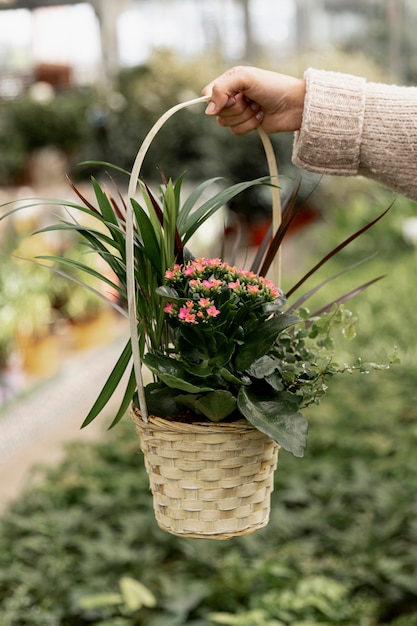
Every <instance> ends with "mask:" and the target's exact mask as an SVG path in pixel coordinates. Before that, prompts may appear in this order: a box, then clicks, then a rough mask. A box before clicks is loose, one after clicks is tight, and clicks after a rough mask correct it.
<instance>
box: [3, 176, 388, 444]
mask: <svg viewBox="0 0 417 626" xmlns="http://www.w3.org/2000/svg"><path fill="white" fill-rule="evenodd" d="M183 180H184V177H183V176H181V177H180V178H179V179H178V180H177V181H176V182H175V183H174V182H173V181H171V180H168V181H163V184H162V185H161V186H160V189H159V194H158V195H155V194H154V193H153V192H152V191H151V190H150V189H149V187H148V186H147V185H146V184H145V183H142V182H141V183H140V191H141V198H140V199H138V198H136V197H135V198H129V199H128V201H125V199H124V195H123V194H122V193H120V192H119V191H118V190H117V189H115V193H113V194H111V193H109V192H108V191H106V190H105V188H104V187H103V186H101V185H100V184H99V183H98V182H97V180H96V179H94V178H93V179H92V181H91V184H92V191H93V194H94V200H92V201H90V200H89V199H87V198H86V197H85V195H83V194H82V193H81V192H80V191H79V190H78V189H77V188H76V187H75V186H74V185H72V188H73V190H74V192H75V194H76V195H77V196H78V199H79V200H80V203H68V202H62V203H61V204H62V205H63V206H65V207H67V209H68V210H69V211H70V212H71V214H70V216H69V217H68V218H67V219H63V220H62V221H61V222H60V223H58V224H54V225H52V226H48V227H47V228H45V229H43V230H42V231H41V232H43V233H45V232H48V231H51V230H52V231H61V232H63V233H65V232H68V231H71V232H74V231H75V232H76V233H78V235H79V236H80V239H81V241H82V242H83V245H84V247H85V250H86V252H88V253H89V254H91V253H92V254H94V255H98V256H99V257H101V259H102V261H104V262H105V264H106V265H107V266H108V272H107V273H105V274H103V275H101V274H99V273H98V271H97V269H96V268H95V267H94V266H92V264H91V263H89V262H88V259H89V254H87V256H86V262H85V263H84V262H83V261H82V260H81V261H80V260H78V259H74V258H69V257H67V258H65V257H51V256H41V257H39V258H40V259H41V260H42V259H43V260H44V261H47V262H48V263H49V262H50V261H51V260H52V261H54V262H56V263H58V264H59V267H60V268H62V267H63V266H64V267H65V265H66V266H67V267H68V268H69V269H70V270H72V271H73V273H74V270H76V272H77V273H78V275H79V273H80V271H81V272H85V273H86V275H90V276H92V277H94V278H95V279H96V278H97V277H101V278H102V280H103V281H104V282H105V284H107V285H108V287H109V288H111V290H112V292H113V293H117V294H118V298H117V300H118V301H117V303H115V306H116V308H118V310H121V311H123V306H124V304H125V302H126V300H128V298H129V289H128V282H129V278H130V279H131V280H133V284H134V301H135V302H134V304H135V314H136V320H135V324H136V327H137V334H138V343H139V346H138V352H139V356H140V360H141V363H143V362H144V363H145V364H146V365H147V366H148V367H149V369H150V370H151V372H152V373H153V375H154V378H155V380H154V382H152V383H150V384H149V385H148V386H147V387H146V390H145V391H146V394H145V397H146V405H147V409H148V410H150V411H151V412H152V413H153V414H155V415H160V416H164V417H175V416H177V415H181V416H182V417H184V415H186V416H188V415H191V416H195V415H197V418H198V419H208V420H211V421H215V422H219V421H222V420H225V419H227V420H234V419H242V418H245V419H247V420H248V421H249V422H250V423H251V424H252V425H253V426H255V427H256V428H258V429H259V430H260V431H262V432H264V433H265V434H267V435H268V436H269V437H271V438H273V439H274V440H275V441H276V442H277V443H278V444H280V445H281V446H282V447H283V448H284V449H286V450H288V451H289V452H291V453H293V454H294V455H296V456H303V454H304V450H305V447H306V441H307V430H308V425H307V421H306V419H305V417H304V416H303V414H302V413H301V411H302V409H304V408H305V407H307V406H309V405H310V404H311V403H316V404H317V403H319V402H320V400H321V398H322V397H323V396H324V394H325V393H326V392H327V389H328V383H329V380H330V379H332V378H334V377H335V376H336V375H338V374H341V373H344V372H345V371H347V370H348V371H352V370H354V369H358V370H359V371H362V372H363V371H369V370H370V369H371V368H386V367H388V365H383V366H378V365H376V364H375V363H369V362H368V363H363V362H362V361H361V360H360V358H356V359H355V360H354V362H353V363H352V364H350V365H345V364H342V365H339V364H338V362H337V360H336V358H335V354H334V343H333V334H334V332H342V333H343V334H344V336H345V337H347V338H349V337H353V336H354V334H355V330H354V325H355V319H354V317H353V316H352V315H351V314H350V312H349V311H348V310H346V309H344V305H343V303H344V302H345V301H346V300H348V299H350V298H351V297H352V296H354V295H356V294H357V293H360V292H361V291H362V290H363V289H365V288H366V287H368V286H369V285H370V284H372V283H373V282H375V281H376V280H378V279H372V280H370V281H367V282H366V283H363V284H361V285H360V286H359V287H355V288H354V289H349V290H348V291H347V292H346V293H344V294H343V295H342V296H340V297H338V298H337V299H331V300H330V302H328V303H326V304H325V305H324V306H322V307H321V308H320V310H318V311H316V312H314V313H313V312H311V311H310V310H309V309H308V308H306V306H305V302H306V300H307V299H308V298H309V297H311V296H312V295H313V294H314V293H315V292H316V291H317V290H319V289H320V288H321V287H322V284H319V285H318V286H316V287H315V288H313V289H309V290H308V291H306V292H304V293H303V294H302V295H301V296H300V295H298V299H297V300H295V299H294V302H293V303H292V304H291V301H290V300H288V301H287V298H286V296H285V294H284V293H283V292H282V291H281V289H279V288H278V287H275V286H274V285H273V284H272V283H271V282H270V281H268V280H266V279H265V278H263V276H264V275H266V274H267V272H268V271H269V269H270V267H271V265H272V264H273V263H274V258H275V256H276V254H277V252H278V250H279V248H280V246H281V244H282V241H283V240H284V238H285V236H286V234H287V232H288V230H289V228H290V226H291V224H292V222H293V219H294V218H295V217H296V215H297V205H296V197H297V189H295V191H294V193H293V194H291V195H290V196H289V198H288V200H287V201H286V202H285V203H284V210H283V215H282V223H281V225H280V227H279V229H278V230H277V232H276V233H275V235H274V237H272V236H271V235H270V234H269V235H267V237H266V239H265V242H264V243H263V244H262V245H261V246H260V250H259V253H258V254H257V255H256V257H255V259H254V262H253V267H252V269H251V270H250V271H247V270H241V269H239V268H236V267H234V266H231V265H228V264H227V263H225V262H224V260H221V259H200V258H198V253H196V251H194V250H189V249H188V246H189V245H190V241H191V238H192V237H193V235H195V234H196V233H197V231H201V229H203V228H204V225H205V223H206V221H207V220H208V219H210V217H212V216H213V215H214V214H215V213H216V212H217V211H218V210H219V209H221V208H222V207H224V206H227V204H228V202H230V201H231V200H232V199H233V198H234V197H235V196H236V195H238V194H241V193H243V192H245V191H246V190H248V189H250V188H251V187H253V186H255V185H261V184H268V185H270V184H271V183H270V182H269V181H268V179H256V180H252V181H248V182H242V183H238V184H235V185H232V186H231V187H227V188H224V189H222V190H221V191H216V192H215V193H214V194H212V195H210V189H211V187H212V186H213V183H215V182H218V180H217V179H211V180H207V181H204V182H202V183H201V184H199V185H197V186H196V187H195V188H194V189H193V190H192V191H191V192H190V193H189V195H188V196H187V197H185V198H184V197H183V195H184V194H183V193H182V192H183ZM207 196H208V197H207ZM51 202H52V201H51ZM126 202H128V203H129V204H126ZM129 205H130V206H129ZM128 211H131V212H132V213H130V212H129V213H128ZM12 212H13V211H12ZM77 213H78V216H77V215H76V214H77ZM385 213H386V211H385V212H384V213H382V214H381V215H380V216H379V217H377V218H376V219H374V220H372V221H371V222H370V223H369V224H366V225H365V226H363V227H362V228H360V229H359V230H357V231H356V232H354V234H352V235H351V236H349V237H348V238H347V239H344V240H343V241H342V242H341V243H339V244H338V245H337V246H336V247H335V248H333V249H332V250H331V251H330V252H328V253H327V254H326V255H325V256H324V257H323V259H322V260H321V261H319V262H318V263H315V264H314V265H313V267H312V268H311V270H309V271H308V272H307V274H306V275H305V277H304V278H302V279H300V280H298V281H297V283H296V284H295V285H294V287H292V288H290V289H289V290H288V295H289V296H291V297H293V294H295V293H297V294H298V293H299V290H300V289H301V287H302V286H303V285H304V282H305V280H307V279H308V278H310V277H311V276H312V275H313V274H314V273H315V272H316V271H318V270H319V269H320V268H321V267H322V266H323V265H324V264H325V263H327V262H328V261H329V260H330V259H331V258H332V257H334V256H335V255H336V254H337V253H338V252H340V251H341V250H343V249H344V248H345V247H346V246H347V245H348V244H350V243H351V242H353V241H355V240H356V239H357V238H358V237H360V236H361V235H362V234H363V233H365V232H366V231H367V230H368V229H369V228H370V227H371V226H373V225H375V224H376V223H377V222H378V221H379V219H381V217H383V215H384V214H385ZM8 215H10V213H9V214H8ZM128 215H129V216H132V219H133V256H134V262H133V270H132V271H133V277H132V276H129V273H128V269H127V267H128V263H127V260H128V257H127V249H128V247H129V241H128V227H127V225H128ZM86 218H87V219H86ZM195 256H197V259H196V258H195ZM356 265H357V263H354V264H353V266H356ZM350 267H351V264H348V265H347V266H346V267H345V268H343V270H342V271H341V272H338V273H337V274H336V275H334V276H332V277H331V278H328V279H326V281H325V283H328V282H329V281H331V280H333V281H334V280H335V279H338V278H339V276H340V274H343V273H344V272H346V271H347V270H349V269H350ZM58 271H62V270H58ZM86 288H89V287H88V285H86ZM133 343H135V344H136V340H135V338H134V337H133V336H132V337H130V338H129V340H128V341H127V343H126V346H125V348H124V350H123V352H122V354H121V355H120V358H119V359H118V361H117V363H116V364H115V366H114V368H113V370H112V372H111V374H110V375H109V377H108V379H107V380H106V382H105V384H104V387H103V389H102V391H101V393H100V394H99V396H98V398H97V400H96V402H95V403H94V405H93V407H92V408H91V410H90V412H89V413H88V415H87V417H86V418H85V420H84V423H83V425H84V426H86V425H87V424H89V423H90V422H91V421H92V420H93V419H95V418H96V417H97V415H99V413H101V412H102V411H103V409H104V408H105V407H106V404H107V402H108V401H109V400H110V398H111V397H112V395H113V393H114V392H115V390H116V388H117V387H118V385H119V384H120V382H121V380H122V378H123V376H124V374H125V372H126V371H129V375H128V381H127V384H126V388H125V392H124V395H123V400H122V402H121V405H120V409H119V411H118V412H117V414H116V415H115V416H114V419H113V421H112V424H111V425H112V426H113V425H115V424H117V423H118V422H119V420H120V419H121V418H122V417H123V415H125V413H126V411H127V409H128V407H129V405H130V403H131V402H132V398H135V397H136V392H137V390H138V387H139V383H138V376H137V372H136V370H135V368H134V367H133V366H132V365H131V357H132V346H133ZM140 403H141V398H140V394H139V402H138V404H139V405H140ZM190 412H191V413H190ZM190 419H192V417H190Z"/></svg>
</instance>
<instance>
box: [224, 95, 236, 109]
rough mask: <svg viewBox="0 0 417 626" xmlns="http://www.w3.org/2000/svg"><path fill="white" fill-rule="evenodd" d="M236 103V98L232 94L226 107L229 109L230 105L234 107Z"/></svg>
mask: <svg viewBox="0 0 417 626" xmlns="http://www.w3.org/2000/svg"><path fill="white" fill-rule="evenodd" d="M234 104H236V98H233V96H230V97H229V99H228V101H227V102H226V104H225V106H224V108H225V109H228V108H229V107H232V106H233V105H234Z"/></svg>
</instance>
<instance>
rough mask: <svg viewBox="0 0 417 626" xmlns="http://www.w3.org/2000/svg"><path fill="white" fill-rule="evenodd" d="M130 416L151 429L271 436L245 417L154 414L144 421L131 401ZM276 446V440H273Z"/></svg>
mask: <svg viewBox="0 0 417 626" xmlns="http://www.w3.org/2000/svg"><path fill="white" fill-rule="evenodd" d="M130 417H131V419H132V421H133V422H134V423H135V424H136V425H137V426H138V427H139V428H142V429H147V428H151V429H153V430H161V431H162V430H163V431H171V432H178V433H181V432H182V433H189V432H200V433H206V432H207V431H210V432H211V433H224V434H226V433H227V432H229V433H248V432H253V433H254V434H255V433H258V434H259V437H266V438H268V439H270V440H271V441H274V440H273V439H271V437H268V435H266V434H265V433H263V432H261V431H260V430H259V429H257V428H255V427H254V426H252V424H250V422H248V421H247V420H246V419H245V418H242V419H239V420H236V421H233V422H210V421H205V422H200V421H191V422H185V421H176V420H175V419H167V418H164V417H159V416H156V415H148V416H147V418H146V419H147V421H145V420H144V419H143V417H142V414H141V411H140V409H138V407H137V406H136V405H135V404H133V403H132V405H131V407H130ZM274 443H275V444H276V445H277V446H278V445H279V444H277V443H276V442H274Z"/></svg>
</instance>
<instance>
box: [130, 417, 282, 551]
mask: <svg viewBox="0 0 417 626" xmlns="http://www.w3.org/2000/svg"><path fill="white" fill-rule="evenodd" d="M130 415H131V418H132V420H133V422H134V424H135V427H136V430H137V433H138V435H139V438H140V445H141V449H142V451H143V453H144V458H145V467H146V471H147V472H148V475H149V481H150V488H151V491H152V494H153V503H154V510H155V517H156V521H157V523H158V525H159V527H160V528H161V529H162V530H164V531H167V532H169V533H171V534H173V535H179V536H182V537H193V538H200V539H229V538H230V537H236V536H240V535H246V534H249V533H252V532H254V531H256V530H258V529H259V528H263V527H264V526H266V524H267V523H268V520H269V512H270V496H271V493H272V490H273V486H274V471H275V468H276V466H277V461H278V450H279V446H278V445H277V444H276V443H275V442H274V441H273V440H272V439H270V438H269V437H267V436H266V435H264V434H263V433H261V432H260V431H258V430H256V429H254V428H252V427H251V426H250V425H249V424H248V423H247V422H245V421H243V420H242V421H239V422H232V423H222V424H214V423H211V422H207V423H203V422H196V423H189V422H187V423H183V422H175V421H170V420H166V419H162V418H160V417H153V416H148V421H147V422H146V423H145V422H144V421H143V420H142V417H141V414H140V411H139V410H137V409H136V407H134V406H132V408H131V411H130Z"/></svg>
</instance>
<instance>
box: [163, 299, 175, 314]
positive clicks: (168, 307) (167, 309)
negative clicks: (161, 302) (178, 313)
mask: <svg viewBox="0 0 417 626" xmlns="http://www.w3.org/2000/svg"><path fill="white" fill-rule="evenodd" d="M164 313H168V315H172V314H173V313H174V306H173V304H172V302H167V303H166V305H165V308H164Z"/></svg>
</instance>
